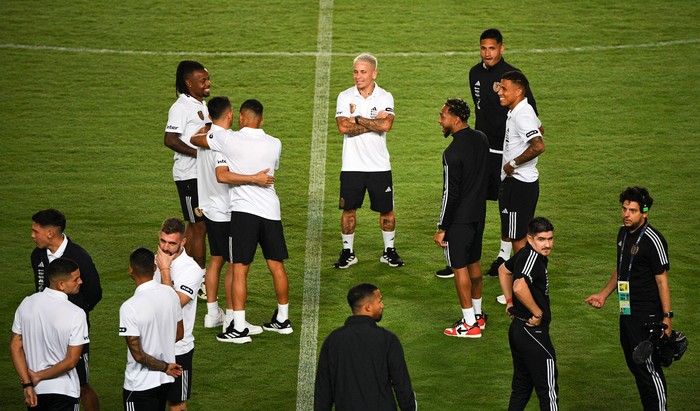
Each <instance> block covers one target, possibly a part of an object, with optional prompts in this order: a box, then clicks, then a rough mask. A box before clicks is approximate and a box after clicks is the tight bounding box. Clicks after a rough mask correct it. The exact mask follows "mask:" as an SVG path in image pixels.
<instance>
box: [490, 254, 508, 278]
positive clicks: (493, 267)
mask: <svg viewBox="0 0 700 411" xmlns="http://www.w3.org/2000/svg"><path fill="white" fill-rule="evenodd" d="M505 262H506V260H504V259H503V257H498V258H497V259H495V260H493V262H492V263H491V268H489V272H488V273H486V274H488V275H489V276H491V277H498V267H500V266H501V264H503V263H505Z"/></svg>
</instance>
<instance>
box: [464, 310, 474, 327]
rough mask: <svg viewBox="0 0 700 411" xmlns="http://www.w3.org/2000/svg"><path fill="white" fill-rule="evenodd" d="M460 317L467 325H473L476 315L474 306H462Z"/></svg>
mask: <svg viewBox="0 0 700 411" xmlns="http://www.w3.org/2000/svg"><path fill="white" fill-rule="evenodd" d="M462 317H463V318H464V322H465V323H467V325H470V326H471V325H474V323H475V322H476V316H475V315H474V307H472V308H462Z"/></svg>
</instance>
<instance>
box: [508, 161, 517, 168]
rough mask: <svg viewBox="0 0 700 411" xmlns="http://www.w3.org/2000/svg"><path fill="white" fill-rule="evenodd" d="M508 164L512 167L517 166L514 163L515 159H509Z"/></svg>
mask: <svg viewBox="0 0 700 411" xmlns="http://www.w3.org/2000/svg"><path fill="white" fill-rule="evenodd" d="M508 164H510V166H511V167H513V168H515V167H517V166H518V165H517V164H515V160H510V162H509V163H508Z"/></svg>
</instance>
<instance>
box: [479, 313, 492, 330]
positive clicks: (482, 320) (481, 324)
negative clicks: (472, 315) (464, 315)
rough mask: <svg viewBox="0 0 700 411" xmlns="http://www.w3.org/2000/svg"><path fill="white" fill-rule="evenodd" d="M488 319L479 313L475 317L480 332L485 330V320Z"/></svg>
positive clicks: (484, 314)
mask: <svg viewBox="0 0 700 411" xmlns="http://www.w3.org/2000/svg"><path fill="white" fill-rule="evenodd" d="M488 318H489V316H488V315H486V313H485V312H483V311H482V312H481V314H477V315H476V322H477V323H478V324H479V328H480V329H482V330H485V329H486V320H487V319H488Z"/></svg>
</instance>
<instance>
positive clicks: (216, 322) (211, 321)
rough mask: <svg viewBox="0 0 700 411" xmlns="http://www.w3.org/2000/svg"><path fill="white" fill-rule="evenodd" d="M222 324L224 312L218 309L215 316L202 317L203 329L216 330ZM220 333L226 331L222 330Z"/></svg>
mask: <svg viewBox="0 0 700 411" xmlns="http://www.w3.org/2000/svg"><path fill="white" fill-rule="evenodd" d="M223 323H224V310H222V309H221V308H219V309H218V311H217V312H216V314H214V315H209V314H207V315H205V316H204V328H216V327H218V326H220V325H221V324H223ZM222 331H226V329H225V328H224V329H223V330H222Z"/></svg>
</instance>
